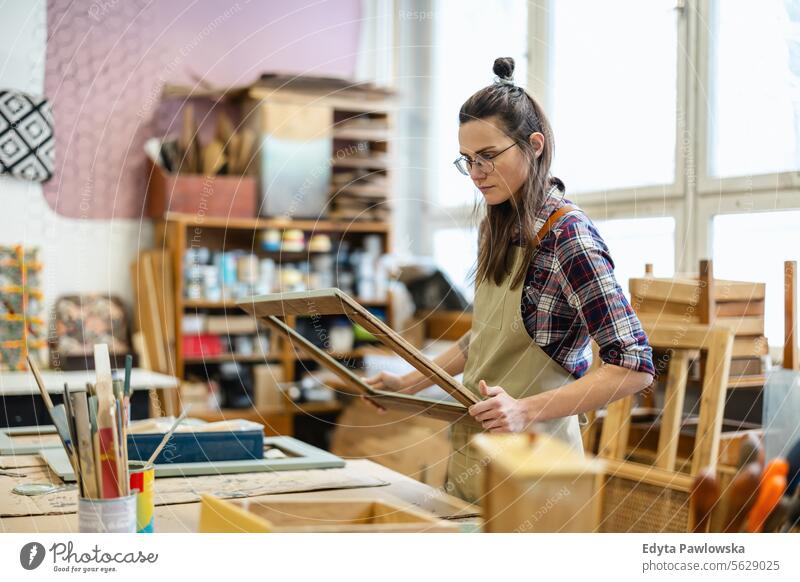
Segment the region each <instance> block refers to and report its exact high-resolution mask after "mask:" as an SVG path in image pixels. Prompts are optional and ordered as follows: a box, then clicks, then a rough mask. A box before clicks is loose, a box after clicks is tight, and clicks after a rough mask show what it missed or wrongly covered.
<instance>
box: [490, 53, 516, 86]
mask: <svg viewBox="0 0 800 582" xmlns="http://www.w3.org/2000/svg"><path fill="white" fill-rule="evenodd" d="M492 70H493V71H494V74H495V75H497V77H498V78H499V79H501V80H504V81H511V80H512V79H513V78H514V59H512V58H511V57H500V58H499V59H495V60H494V66H493V67H492Z"/></svg>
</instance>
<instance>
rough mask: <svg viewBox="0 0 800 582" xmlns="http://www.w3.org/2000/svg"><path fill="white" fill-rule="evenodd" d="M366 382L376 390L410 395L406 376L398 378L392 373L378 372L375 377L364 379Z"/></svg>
mask: <svg viewBox="0 0 800 582" xmlns="http://www.w3.org/2000/svg"><path fill="white" fill-rule="evenodd" d="M364 382H365V383H366V384H369V386H370V387H371V388H372V389H374V390H385V391H386V392H402V393H408V388H409V386H408V381H407V379H406V377H405V376H398V375H397V374H392V373H391V372H378V373H377V374H375V375H374V376H370V377H369V378H364Z"/></svg>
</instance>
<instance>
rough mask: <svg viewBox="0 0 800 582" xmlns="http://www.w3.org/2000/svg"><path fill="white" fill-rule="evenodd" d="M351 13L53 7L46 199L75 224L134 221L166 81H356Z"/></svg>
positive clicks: (171, 5) (101, 3)
mask: <svg viewBox="0 0 800 582" xmlns="http://www.w3.org/2000/svg"><path fill="white" fill-rule="evenodd" d="M359 5H360V3H359V1H358V0H336V1H335V2H334V1H330V0H329V1H327V2H325V1H322V2H320V1H319V0H317V1H309V0H303V1H291V0H270V1H269V2H266V1H257V0H250V1H246V0H238V1H230V2H220V1H219V0H197V1H194V2H185V1H181V2H178V1H169V0H155V1H153V0H148V1H145V0H94V1H93V2H92V1H89V0H49V1H48V7H47V11H48V13H47V27H48V41H47V64H46V72H45V94H46V95H47V97H48V98H49V99H51V100H52V103H53V108H54V112H55V119H56V157H57V160H56V164H57V167H56V175H55V177H54V179H53V180H51V181H50V182H49V183H47V184H45V188H44V194H45V197H46V199H47V201H48V203H49V204H50V206H51V207H52V208H53V209H54V210H55V211H56V212H58V213H59V214H61V215H63V216H68V217H73V218H91V219H109V218H137V217H140V216H141V215H142V208H143V204H144V195H145V170H144V153H143V150H142V147H143V144H144V142H145V141H146V140H147V139H148V138H149V137H152V136H154V135H156V134H157V132H158V129H159V127H157V126H161V129H163V125H164V112H163V111H162V112H161V114H160V115H159V95H160V88H161V86H162V85H163V83H164V82H171V83H189V82H193V79H194V78H200V77H202V78H204V79H205V80H206V81H208V82H210V83H212V84H215V85H233V84H244V83H248V82H250V81H252V80H254V79H256V78H258V76H259V75H260V74H261V73H262V72H266V71H284V72H293V73H306V74H314V75H333V76H342V77H352V76H353V74H354V72H355V64H356V50H357V47H358V34H359V22H358V19H359V14H360V7H359ZM157 117H160V120H159V121H160V123H158V124H156V123H155V122H154V119H155V118H157Z"/></svg>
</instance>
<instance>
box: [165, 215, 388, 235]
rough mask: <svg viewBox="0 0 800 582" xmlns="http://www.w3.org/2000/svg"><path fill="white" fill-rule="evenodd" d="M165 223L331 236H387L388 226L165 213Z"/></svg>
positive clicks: (330, 221)
mask: <svg viewBox="0 0 800 582" xmlns="http://www.w3.org/2000/svg"><path fill="white" fill-rule="evenodd" d="M166 220H167V221H168V222H175V223H180V224H181V225H183V227H184V228H185V227H187V226H191V227H197V228H203V229H205V228H222V229H228V230H245V231H247V230H249V231H253V230H262V229H267V228H277V229H279V230H282V229H287V228H297V229H300V230H303V231H307V232H333V233H341V232H347V233H353V232H359V233H361V232H363V233H379V234H380V233H389V232H390V231H391V225H390V224H389V223H388V222H383V221H380V222H378V221H358V222H352V221H348V220H344V221H334V220H283V219H280V218H228V217H218V216H203V217H200V218H198V216H196V215H194V214H183V213H179V212H168V213H167V215H166Z"/></svg>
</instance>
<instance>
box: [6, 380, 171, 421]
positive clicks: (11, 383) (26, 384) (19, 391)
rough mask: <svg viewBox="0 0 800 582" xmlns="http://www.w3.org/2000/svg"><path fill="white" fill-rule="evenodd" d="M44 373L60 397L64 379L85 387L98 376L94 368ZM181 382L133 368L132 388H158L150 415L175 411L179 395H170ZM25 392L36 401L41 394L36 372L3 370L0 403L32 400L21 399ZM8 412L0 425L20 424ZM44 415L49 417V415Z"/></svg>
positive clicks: (76, 387)
mask: <svg viewBox="0 0 800 582" xmlns="http://www.w3.org/2000/svg"><path fill="white" fill-rule="evenodd" d="M41 376H42V381H43V382H44V385H45V388H46V389H47V392H48V393H50V394H52V395H56V396H57V397H60V395H62V394H63V393H64V383H65V382H66V383H67V384H69V387H70V389H71V390H83V389H84V388H85V386H86V383H87V382H92V383H94V381H95V379H96V376H95V371H94V370H76V371H69V372H65V371H61V370H42V371H41ZM179 385H180V382H179V380H178V379H177V378H176V377H175V376H169V375H167V374H159V373H157V372H152V371H150V370H144V369H140V368H134V369H133V370H131V389H132V390H133V391H134V392H142V391H146V390H154V391H156V396H157V397H158V405H157V406H158V407H159V408H160V410H159V409H155V408H154V406H155V403H154V402H153V399H152V398H151V399H150V406H149V411H148V410H144V414H148V413H149V416H161V415H169V414H175V411H174V410H171V409H170V408H169V407H170V404H171V403H173V402H174V401H175V400H176V398H171V397H170V395H171V394H176V392H175V390H177V388H178V386H179ZM25 396H31V397H33V398H34V399H35V400H36V401H38V400H39V398H41V393H40V392H39V387H38V386H37V385H36V380H35V379H34V377H33V374H31V373H30V372H21V371H20V372H18V371H13V372H0V405H3V406H5V407H7V410H8V409H10V408H12V404H11V401H12V400H17V401H19V400H23V401H24V402H26V403H30V402H31V401H30V400H28V399H20V397H25ZM6 397H8V399H9V400H8V401H6V400H5V398H6ZM43 406H44V405H43V404H40V405H39V407H40V409H41V412H44V408H43ZM9 416H10V415H8V414H6V418H3V419H0V426H5V424H4V422H5V423H9V425H10V426H19V424H17V423H14V422H12V421H10V420H9ZM44 417H45V418H47V416H46V415H45V416H44ZM22 424H23V425H29V424H39V422H38V421H36V422H31V420H30V419H28V420H27V422H23V423H22Z"/></svg>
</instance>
